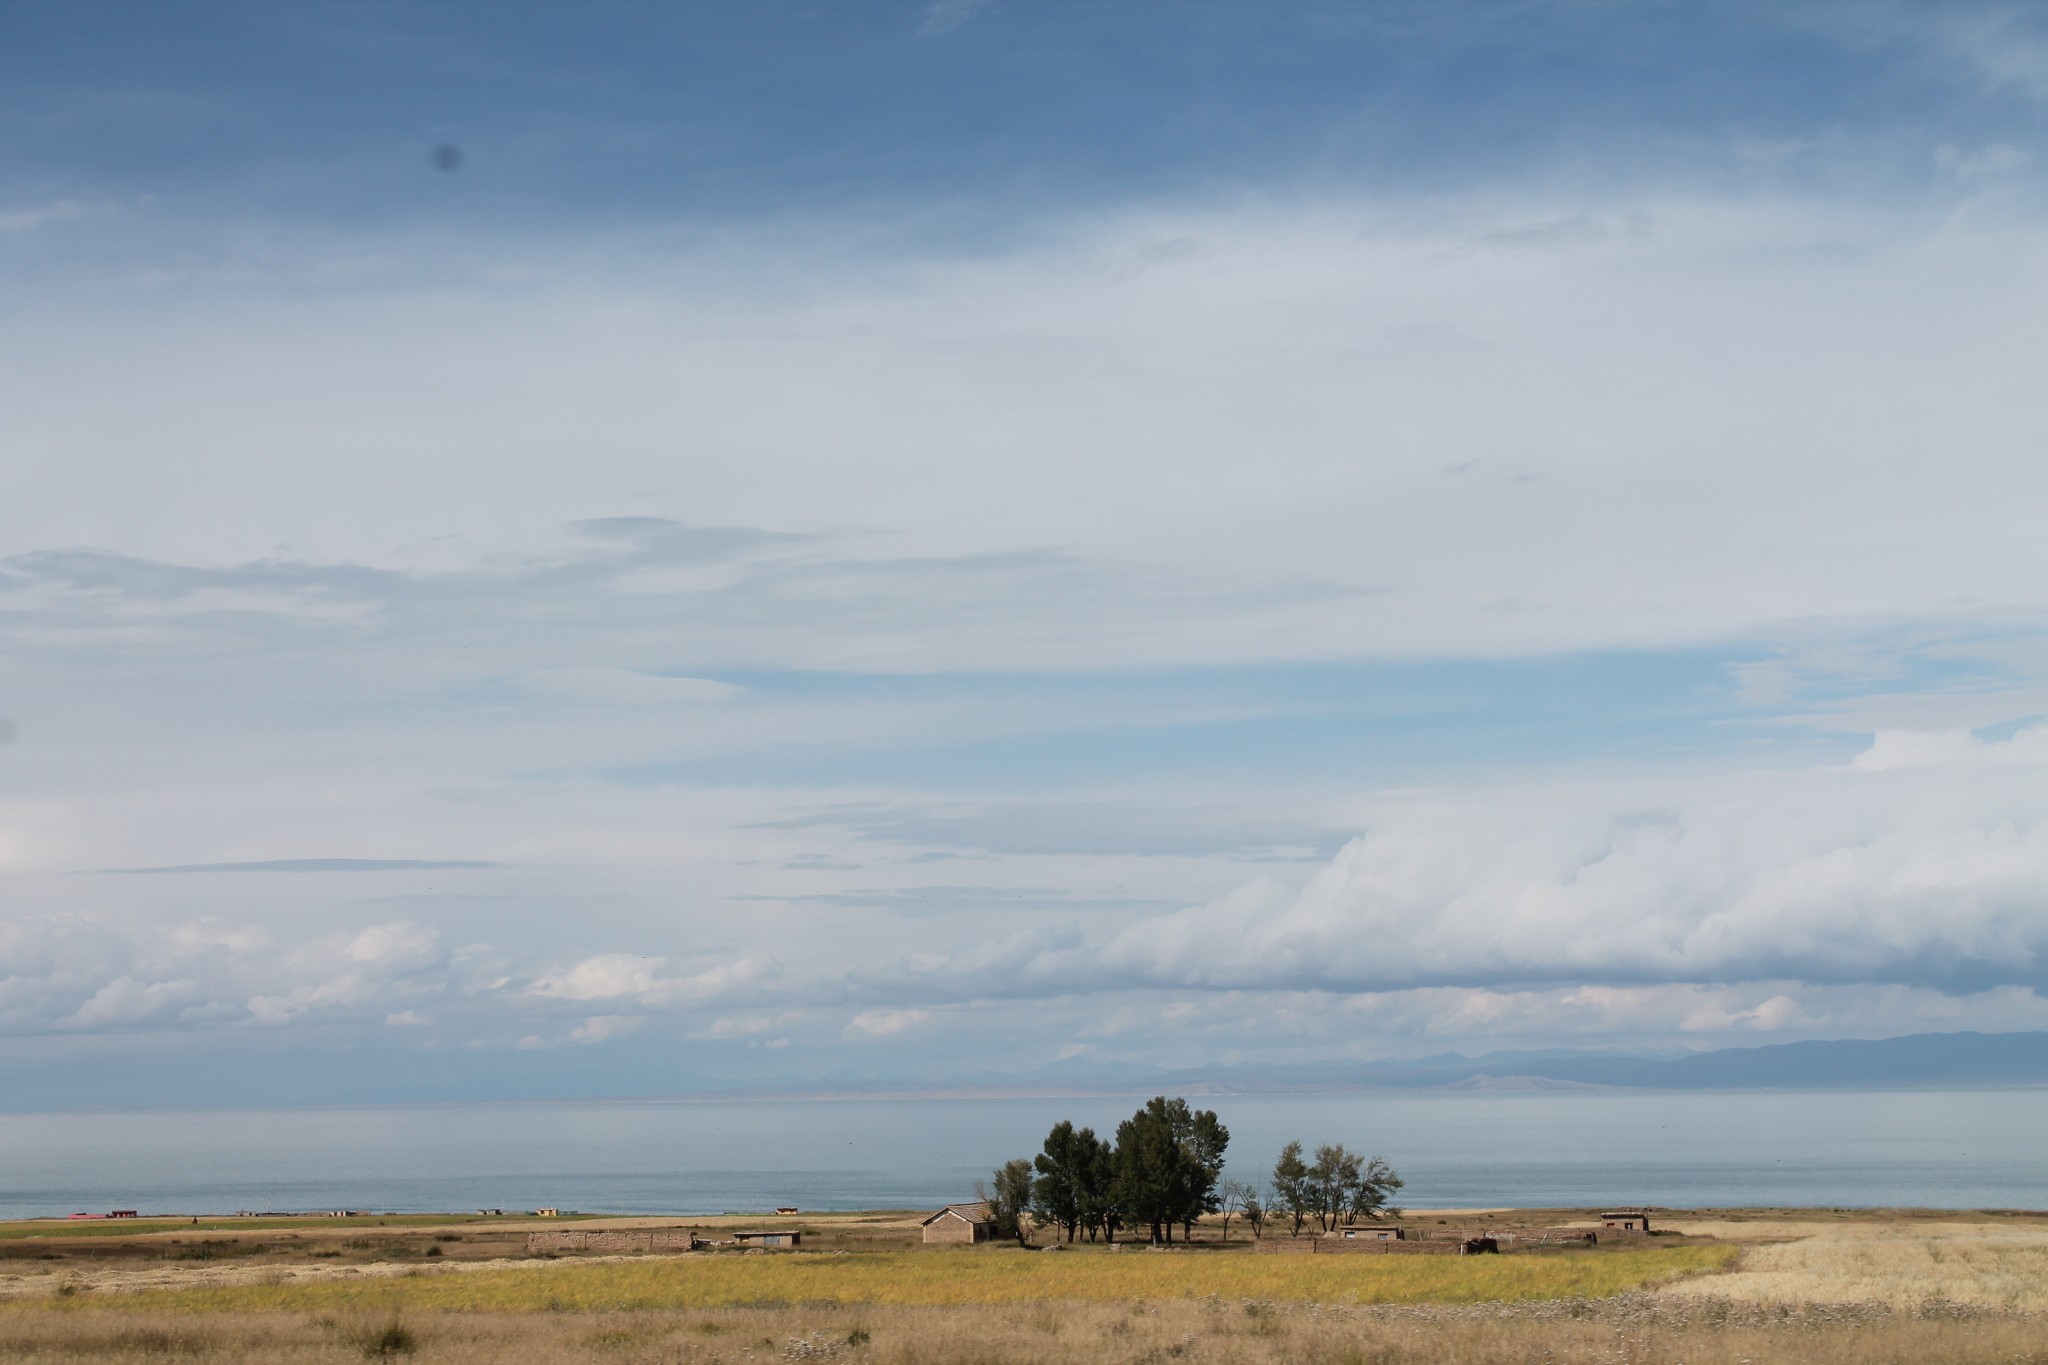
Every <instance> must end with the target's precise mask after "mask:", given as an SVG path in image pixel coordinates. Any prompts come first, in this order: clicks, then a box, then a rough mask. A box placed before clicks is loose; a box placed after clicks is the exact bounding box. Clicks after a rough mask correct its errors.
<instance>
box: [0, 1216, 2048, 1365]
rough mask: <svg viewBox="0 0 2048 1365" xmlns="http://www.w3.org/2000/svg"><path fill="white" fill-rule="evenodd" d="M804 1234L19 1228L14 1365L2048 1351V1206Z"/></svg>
mask: <svg viewBox="0 0 2048 1365" xmlns="http://www.w3.org/2000/svg"><path fill="white" fill-rule="evenodd" d="M1453 1221H1457V1222H1463V1221H1465V1219H1464V1217H1459V1218H1456V1219H1454V1220H1453ZM805 1226H806V1232H807V1238H806V1240H807V1242H810V1241H813V1240H815V1241H816V1242H817V1243H818V1244H819V1245H820V1248H821V1249H820V1250H816V1251H809V1250H807V1251H804V1252H798V1253H760V1252H755V1253H744V1254H728V1253H720V1254H707V1253H696V1254H690V1255H668V1256H658V1255H648V1256H625V1257H613V1256H606V1257H597V1256H591V1257H579V1256H565V1257H563V1258H560V1259H544V1258H537V1257H527V1256H525V1255H524V1254H523V1237H524V1233H523V1231H519V1230H517V1229H514V1228H510V1227H488V1226H482V1225H477V1224H474V1223H461V1224H458V1223H450V1224H448V1225H446V1226H440V1225H433V1224H431V1223H422V1224H412V1223H410V1222H408V1223H407V1224H405V1225H398V1224H392V1225H387V1226H383V1227H379V1228H374V1229H365V1228H362V1227H348V1228H342V1229H324V1228H313V1229H305V1228H294V1229H282V1228H280V1229H267V1230H266V1229H247V1230H243V1235H242V1236H240V1237H239V1238H235V1239H228V1238H224V1237H222V1236H220V1235H219V1234H212V1233H211V1231H210V1230H209V1229H206V1228H204V1227H200V1228H198V1229H197V1234H204V1235H195V1233H194V1231H193V1230H192V1229H190V1228H187V1229H185V1230H182V1231H181V1230H179V1229H176V1228H171V1227H165V1228H161V1229H158V1230H157V1231H156V1232H154V1233H152V1234H150V1235H148V1236H144V1237H140V1238H127V1239H123V1242H122V1244H121V1245H120V1246H119V1247H116V1246H115V1244H114V1243H112V1242H108V1243H107V1244H106V1245H105V1246H104V1247H100V1248H98V1249H96V1250H90V1251H88V1250H81V1249H80V1248H81V1244H80V1243H78V1242H76V1241H74V1240H72V1239H69V1238H66V1239H65V1240H64V1241H63V1242H62V1243H59V1242H57V1241H51V1242H49V1243H46V1244H45V1245H46V1246H47V1247H49V1248H50V1250H45V1251H31V1250H30V1249H29V1248H30V1246H31V1245H32V1244H29V1243H19V1242H17V1243H9V1244H7V1245H8V1246H9V1247H10V1250H9V1251H8V1252H7V1253H6V1256H7V1259H6V1260H5V1261H4V1262H0V1264H4V1267H5V1268H4V1269H0V1276H5V1278H4V1279H0V1295H5V1296H6V1297H5V1298H4V1299H0V1359H6V1360H8V1361H9V1362H17V1361H19V1362H26V1363H27V1365H43V1363H44V1362H49V1363H50V1365H56V1362H78V1361H94V1362H102V1361H103V1362H109V1363H110V1365H143V1362H156V1363H158V1365H160V1362H163V1361H165V1360H170V1359H177V1360H185V1361H193V1362H204V1363H209V1365H210V1363H214V1362H217V1363H218V1365H246V1363H248V1362H257V1361H265V1362H268V1361H292V1362H297V1361H306V1362H323V1361H331V1362H344V1361H362V1360H365V1359H387V1360H396V1359H404V1360H411V1361H418V1362H422V1365H426V1363H427V1362H447V1363H448V1365H467V1363H469V1362H478V1363H481V1362H486V1361H501V1360H514V1359H518V1360H546V1361H551V1362H552V1361H565V1362H580V1361H592V1362H596V1361H605V1362H615V1363H616V1365H655V1362H664V1363H666V1362H685V1361H690V1362H696V1361H705V1362H710V1361H733V1362H738V1361H773V1360H799V1359H818V1360H824V1359H832V1360H843V1361H848V1362H853V1361H863V1362H876V1365H920V1363H923V1362H929V1363H930V1365H939V1362H954V1361H961V1362H981V1363H984V1365H1008V1363H1009V1362H1017V1365H1023V1362H1044V1361H1057V1360H1070V1359H1071V1360H1087V1361H1090V1362H1092V1363H1096V1365H1124V1363H1125V1362H1130V1363H1131V1365H1135V1363H1136V1362H1140V1361H1145V1362H1159V1361H1167V1360H1186V1361H1196V1362H1205V1361H1214V1362H1223V1361H1232V1362H1253V1363H1254V1365H1259V1363H1261V1362H1276V1363H1277V1362H1283V1361H1307V1362H1333V1363H1334V1362H1340V1361H1341V1362H1389V1363H1390V1362H1395V1361H1410V1360H1429V1361H1442V1362H1453V1363H1454V1365H1455V1363H1459V1362H1464V1363H1467V1365H1496V1363H1497V1365H1508V1362H1515V1363H1516V1365H1525V1363H1529V1362H1537V1361H1547V1362H1553V1363H1554V1365H1596V1363H1597V1365H1686V1363H1689V1365H1763V1362H1775V1361H1787V1362H1804V1363H1809V1365H1849V1363H1850V1362H1859V1363H1861V1362H1876V1363H1879V1365H1884V1363H1887V1362H1899V1363H1900V1365H1905V1362H1908V1361H1911V1362H1914V1365H1926V1363H1927V1362H1950V1361H1955V1362H1967V1363H1969V1365H1975V1363H1976V1362H1984V1365H1989V1363H1990V1362H1993V1361H1997V1362H2041V1363H2042V1365H2048V1293H2044V1290H2043V1285H2044V1281H2048V1219H2042V1218H2035V1217H2019V1218H2012V1217H2004V1218H2001V1217H1996V1216H1991V1215H1984V1216H1966V1215H1941V1216H1937V1217H1928V1216H1913V1215H1875V1216H1873V1215H1847V1216H1844V1215H1835V1214H1818V1213H1816V1214H1804V1213H1797V1212H1793V1213H1778V1214H1761V1215H1756V1214H1753V1215H1747V1216H1739V1215H1738V1216H1726V1215H1724V1216H1716V1217H1700V1218H1695V1219H1691V1220H1681V1221H1679V1222H1678V1223H1677V1224H1675V1225H1674V1226H1673V1232H1674V1233H1676V1234H1680V1235H1675V1236H1672V1237H1669V1238H1663V1237H1660V1238H1657V1239H1654V1240H1653V1241H1651V1242H1649V1243H1647V1244H1645V1243H1637V1244H1634V1245H1631V1246H1627V1247H1618V1248H1617V1247H1610V1246H1606V1245H1603V1246H1602V1247H1601V1248H1600V1249H1598V1250H1597V1251H1589V1252H1578V1251H1571V1252H1555V1251H1552V1252H1520V1253H1513V1254H1504V1255H1501V1256H1484V1257H1435V1256H1386V1257H1379V1256H1371V1255H1348V1256H1327V1257H1313V1256H1261V1255H1254V1254H1252V1253H1251V1252H1250V1250H1249V1248H1248V1247H1246V1246H1245V1245H1244V1244H1242V1243H1238V1244H1236V1245H1233V1246H1223V1245H1219V1244H1216V1243H1214V1242H1210V1243H1207V1244H1203V1245H1198V1246H1196V1247H1194V1248H1191V1249H1184V1250H1177V1251H1171V1252H1165V1251H1160V1252H1151V1251H1145V1250H1143V1249H1141V1248H1138V1247H1129V1248H1127V1249H1125V1250H1122V1251H1118V1252H1108V1251H1105V1250H1103V1249H1101V1248H1084V1249H1079V1250H1073V1251H1062V1252H1058V1253H1052V1254H1046V1253H1039V1254H1027V1253H1024V1252H1020V1251H1017V1250H1015V1249H1013V1248H1009V1247H978V1248H947V1249H919V1248H915V1247H913V1246H911V1245H909V1244H908V1239H909V1237H910V1236H911V1235H912V1229H913V1228H914V1222H912V1221H911V1220H908V1219H906V1218H905V1217H904V1216H902V1215H860V1216H854V1215H848V1216H840V1217H836V1218H826V1219H821V1220H816V1221H815V1222H807V1223H806V1225H805ZM209 1246H211V1247H215V1248H219V1249H220V1250H219V1255H218V1259H214V1260H211V1261H202V1262H198V1263H192V1262H187V1261H183V1260H180V1259H178V1258H179V1257H181V1256H183V1255H186V1254H189V1253H190V1252H191V1251H192V1250H193V1249H194V1248H195V1247H198V1248H205V1247H209ZM437 1247H442V1248H446V1252H445V1254H442V1255H436V1256H433V1257H432V1258H431V1259H428V1258H427V1252H429V1251H431V1250H433V1249H434V1248H437ZM515 1247H518V1248H521V1249H519V1250H515ZM149 1248H154V1250H149ZM344 1249H345V1250H344ZM116 1252H118V1253H120V1254H119V1255H118V1256H116V1255H115V1253H116ZM94 1255H107V1256H114V1257H115V1258H114V1259H109V1260H103V1261H98V1262H94V1261H92V1260H90V1259H89V1258H90V1257H91V1256H94ZM145 1255H147V1256H148V1257H152V1258H154V1259H153V1260H148V1261H145V1260H144V1259H142V1258H143V1256H145ZM43 1256H50V1257H53V1258H61V1259H56V1260H54V1261H44V1260H42V1259H40V1258H41V1257H43Z"/></svg>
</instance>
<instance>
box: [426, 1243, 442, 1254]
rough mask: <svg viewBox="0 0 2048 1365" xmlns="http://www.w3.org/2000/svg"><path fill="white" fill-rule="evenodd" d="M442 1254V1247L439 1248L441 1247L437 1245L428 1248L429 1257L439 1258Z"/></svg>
mask: <svg viewBox="0 0 2048 1365" xmlns="http://www.w3.org/2000/svg"><path fill="white" fill-rule="evenodd" d="M440 1254H441V1248H440V1246H439V1245H435V1246H430V1247H428V1248H427V1255H429V1256H439V1255H440Z"/></svg>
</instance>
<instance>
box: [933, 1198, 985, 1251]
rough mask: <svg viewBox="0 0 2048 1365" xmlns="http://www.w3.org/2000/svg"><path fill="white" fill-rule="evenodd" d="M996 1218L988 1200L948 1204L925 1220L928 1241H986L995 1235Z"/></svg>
mask: <svg viewBox="0 0 2048 1365" xmlns="http://www.w3.org/2000/svg"><path fill="white" fill-rule="evenodd" d="M995 1228H996V1225H995V1219H994V1218H993V1217H992V1216H991V1215H990V1213H989V1208H988V1203H987V1201H986V1200H981V1199H977V1200H975V1201H974V1202H973V1203H971V1204H948V1205H946V1207H944V1208H942V1209H940V1210H939V1211H938V1212H937V1213H935V1214H933V1215H932V1216H931V1217H929V1218H927V1219H925V1220H924V1240H925V1241H927V1242H942V1243H943V1242H959V1243H967V1242H986V1241H987V1240H988V1239H989V1238H990V1237H992V1236H994V1235H995Z"/></svg>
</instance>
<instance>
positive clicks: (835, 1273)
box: [16, 1246, 1734, 1312]
mask: <svg viewBox="0 0 2048 1365" xmlns="http://www.w3.org/2000/svg"><path fill="white" fill-rule="evenodd" d="M1733 1253H1734V1248H1732V1247H1720V1246H1681V1247H1672V1248H1670V1249H1668V1250H1666V1249H1661V1248H1660V1249H1653V1250H1641V1251H1617V1252H1610V1253H1604V1254H1600V1253H1594V1254H1586V1253H1577V1254H1572V1253H1556V1254H1547V1255H1533V1254H1531V1255H1522V1256H1475V1257H1453V1256H1428V1257H1424V1256H1412V1257H1411V1256H1395V1257H1379V1256H1320V1257H1310V1256H1253V1255H1250V1254H1247V1253H1243V1252H1218V1251H1209V1250H1206V1249H1205V1250H1201V1251H1163V1252H1147V1251H1141V1250H1137V1249H1132V1250H1129V1251H1125V1252H1121V1253H1117V1254H1110V1253H1107V1252H1104V1251H1100V1250H1095V1251H1075V1252H1067V1253H1059V1254H1044V1253H1041V1254H1037V1255H1026V1254H1024V1253H1022V1252H1019V1251H1016V1250H1014V1249H1012V1248H1007V1247H979V1248H962V1249H958V1250H947V1251H934V1252H915V1251H904V1252H875V1253H869V1254H857V1253H831V1252H826V1253H804V1252H798V1253H764V1254H756V1255H720V1256H711V1255H696V1256H665V1257H654V1256H648V1257H630V1258H619V1259H610V1258H607V1259H604V1260H601V1261H597V1262H595V1263H586V1264H575V1263H568V1264H561V1263H547V1262H542V1263H531V1262H529V1263H527V1264H525V1265H522V1266H521V1267H519V1268H516V1269H502V1270H498V1269H493V1270H478V1271H464V1270H455V1269H450V1270H446V1271H438V1270H437V1271H419V1272H416V1273H414V1274H411V1275H404V1276H398V1275H388V1274H386V1275H377V1276H354V1277H351V1278H347V1279H337V1278H321V1279H317V1280H303V1281H291V1280H279V1281H278V1282H276V1283H269V1284H261V1283H259V1284H246V1283H245V1284H231V1285H217V1286H209V1287H205V1288H193V1289H147V1290H142V1291H139V1292H135V1293H129V1294H122V1295H119V1296H118V1297H116V1298H114V1299H112V1300H111V1303H112V1306H116V1307H124V1308H135V1309H143V1310H152V1309H163V1310H172V1311H181V1312H262V1311H267V1310H274V1309H281V1308H291V1309H301V1310H306V1311H331V1310H341V1309H374V1310H387V1311H388V1310H400V1311H417V1310H421V1309H436V1310H443V1311H454V1312H490V1311H532V1310H535V1309H547V1310H552V1311H558V1312H593V1311H604V1312H615V1311H639V1310H647V1309H661V1310H670V1311H676V1310H701V1309H708V1308H734V1307H742V1306H747V1305H784V1304H806V1305H810V1304H891V1305H900V1306H917V1307H944V1306H962V1305H969V1304H1018V1303H1047V1302H1061V1303H1111V1302H1113V1303H1150V1302H1155V1301H1158V1300H1161V1299H1197V1298H1203V1297H1205V1296H1218V1297H1222V1298H1226V1299H1233V1300H1245V1299H1249V1300H1261V1301H1271V1302H1276V1303H1277V1302H1301V1301H1310V1302H1317V1303H1346V1304H1352V1303H1478V1302H1485V1301H1493V1300H1508V1301H1513V1300H1531V1299H1563V1298H1604V1297H1609V1296H1612V1295H1615V1294H1620V1293H1623V1292H1626V1291H1628V1290H1632V1289H1639V1288H1642V1287H1643V1286H1645V1285H1648V1284H1653V1283H1656V1282H1659V1281H1662V1280H1667V1279H1671V1278H1675V1277H1677V1276H1681V1275H1687V1274H1695V1273H1698V1272H1700V1271H1703V1270H1712V1269H1718V1268H1720V1267H1721V1266H1723V1265H1725V1264H1726V1263H1727V1262H1728V1260H1729V1258H1730V1257H1731V1256H1732V1255H1733ZM89 1299H90V1296H89V1295H80V1294H73V1295H70V1296H65V1297H61V1298H52V1299H49V1300H46V1301H43V1302H45V1303H46V1304H48V1305H49V1306H52V1307H55V1308H57V1309H59V1310H73V1311H75V1310H76V1309H78V1308H81V1307H83V1306H85V1304H86V1303H87V1302H88V1300H89ZM16 1302H17V1303H27V1302H35V1301H33V1300H17V1301H16Z"/></svg>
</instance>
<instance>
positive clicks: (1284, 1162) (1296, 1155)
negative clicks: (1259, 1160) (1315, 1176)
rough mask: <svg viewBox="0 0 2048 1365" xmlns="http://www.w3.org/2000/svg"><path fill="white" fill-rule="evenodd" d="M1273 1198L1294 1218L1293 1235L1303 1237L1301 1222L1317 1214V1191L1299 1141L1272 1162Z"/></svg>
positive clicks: (1283, 1210)
mask: <svg viewBox="0 0 2048 1365" xmlns="http://www.w3.org/2000/svg"><path fill="white" fill-rule="evenodd" d="M1273 1201H1274V1204H1275V1205H1276V1206H1277V1207H1278V1208H1279V1210H1280V1211H1281V1212H1282V1213H1285V1214H1286V1215H1287V1216H1288V1217H1289V1218H1291V1219H1292V1220H1294V1232H1293V1235H1294V1236H1296V1237H1299V1236H1301V1225H1302V1224H1303V1223H1305V1222H1307V1221H1308V1219H1309V1218H1311V1217H1312V1216H1313V1215H1314V1214H1315V1210H1316V1192H1315V1189H1314V1188H1313V1186H1311V1185H1310V1183H1309V1170H1308V1162H1306V1161H1304V1160H1302V1156H1301V1144H1300V1143H1299V1142H1290V1143H1288V1144H1287V1145H1286V1146H1285V1147H1282V1148H1281V1149H1280V1159H1279V1160H1278V1161H1275V1162H1274V1163H1273Z"/></svg>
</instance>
